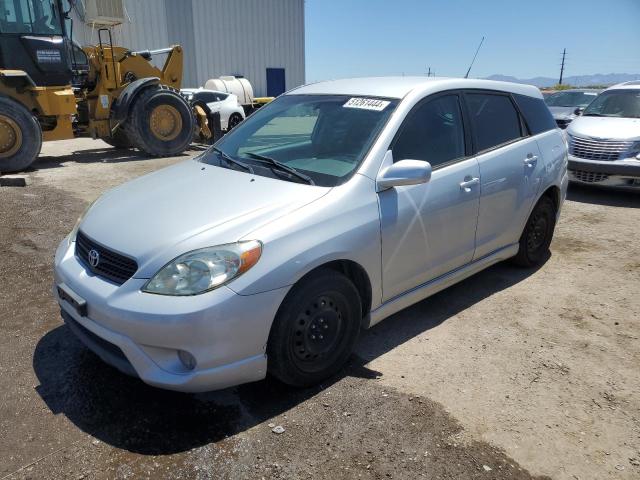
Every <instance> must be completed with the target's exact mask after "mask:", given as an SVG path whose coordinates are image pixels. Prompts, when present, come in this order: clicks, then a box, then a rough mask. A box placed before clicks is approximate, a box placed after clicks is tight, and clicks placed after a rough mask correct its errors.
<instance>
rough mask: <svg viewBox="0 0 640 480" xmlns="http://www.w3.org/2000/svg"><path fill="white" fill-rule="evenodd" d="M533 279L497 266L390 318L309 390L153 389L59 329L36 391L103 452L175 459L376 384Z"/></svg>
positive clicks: (37, 364) (39, 363) (45, 341)
mask: <svg viewBox="0 0 640 480" xmlns="http://www.w3.org/2000/svg"><path fill="white" fill-rule="evenodd" d="M535 271H536V270H535V269H519V268H515V267H512V266H510V265H508V264H498V265H495V266H493V267H491V268H489V269H487V270H485V271H483V272H480V273H479V274H477V275H475V276H473V277H471V278H469V279H467V280H465V281H463V282H461V283H459V284H457V285H454V286H452V287H450V288H448V289H447V290H444V291H443V292H440V293H438V294H436V295H434V296H432V297H430V298H428V299H426V300H424V301H422V302H419V303H417V304H415V305H413V306H411V307H409V308H407V309H405V310H403V311H401V312H399V313H397V314H395V315H393V316H392V317H390V318H388V319H386V320H385V321H384V322H382V323H381V324H379V325H376V326H374V327H372V328H371V329H369V330H366V331H363V332H362V334H361V337H360V339H359V342H358V344H357V346H356V352H355V354H354V355H352V357H351V359H350V361H349V363H348V364H347V366H346V367H345V368H344V369H343V370H342V371H341V372H340V373H339V374H338V375H336V376H335V377H333V378H331V379H329V380H328V381H326V382H324V383H323V384H321V385H318V386H316V387H313V388H307V389H295V388H291V387H288V386H286V385H283V384H282V383H280V382H278V381H277V380H275V379H273V378H269V377H268V378H267V379H265V380H263V381H260V382H255V383H251V384H246V385H241V386H238V387H234V388H230V389H227V390H223V391H218V392H208V393H204V394H184V393H177V392H170V391H165V390H161V389H157V388H153V387H150V386H148V385H146V384H144V383H142V382H141V381H140V380H138V379H136V378H131V377H128V376H126V375H124V374H121V373H120V372H118V371H117V370H116V369H114V368H112V367H110V366H108V365H106V364H104V363H103V362H102V361H101V360H100V359H99V358H98V357H97V356H96V355H94V354H93V353H91V352H90V351H89V350H87V349H86V348H85V347H84V346H83V345H82V344H81V343H80V341H79V340H77V339H76V338H75V336H74V335H73V334H72V333H71V331H70V330H69V329H68V327H67V326H66V325H63V326H60V327H57V328H55V329H53V330H52V331H50V332H48V333H47V334H46V335H45V336H44V337H42V338H41V339H40V341H39V342H38V344H37V346H36V349H35V352H34V358H33V368H34V371H35V373H36V376H37V378H38V380H39V385H38V386H37V387H36V390H37V392H38V394H39V395H40V396H41V398H42V399H43V400H44V402H45V403H46V404H47V406H48V407H49V409H51V411H52V412H53V413H54V414H63V415H65V416H66V417H67V418H68V419H69V420H70V421H71V422H73V423H74V424H75V425H76V426H77V427H78V428H79V429H81V430H82V431H84V432H86V433H88V434H90V435H92V436H94V437H96V438H98V439H99V440H101V441H103V442H105V443H107V444H109V445H112V446H114V447H117V448H120V449H125V450H128V451H131V452H135V453H139V454H144V455H161V454H171V453H178V452H183V451H187V450H190V449H192V448H195V447H199V446H203V445H206V444H209V443H212V442H217V441H219V440H222V439H224V438H225V437H228V436H230V435H234V434H236V433H239V432H242V431H244V430H247V429H249V428H251V427H253V426H255V425H257V424H260V423H262V422H264V421H266V420H269V419H271V418H273V417H276V416H278V415H280V414H282V413H285V412H287V411H288V410H289V409H291V408H293V407H294V406H296V405H298V404H300V403H302V402H304V401H306V400H308V399H310V398H311V397H313V396H315V395H316V394H318V393H320V392H321V391H323V390H324V389H326V388H328V387H329V386H331V385H333V384H334V383H335V382H338V381H340V380H341V379H342V378H344V377H346V376H354V377H360V378H365V379H375V378H379V377H380V376H382V373H381V372H377V371H374V370H371V369H369V368H367V363H368V362H370V361H371V360H373V359H375V358H377V357H379V356H381V355H383V354H384V353H386V352H388V351H390V350H392V349H394V348H395V347H397V346H399V345H401V344H403V343H404V342H406V341H408V340H409V339H411V338H413V337H415V336H416V335H419V334H422V333H424V332H426V331H428V330H430V329H433V328H435V327H437V326H438V325H440V324H442V323H443V322H445V321H446V320H447V319H449V318H451V317H453V316H454V315H456V314H457V313H458V312H460V311H462V310H465V309H466V308H469V307H470V306H472V305H474V304H475V303H477V302H479V301H481V300H483V299H485V298H487V297H490V296H491V295H493V294H495V293H497V292H499V291H501V290H504V289H506V288H509V287H510V286H512V285H514V284H516V283H518V282H520V281H522V280H523V279H525V278H526V277H528V276H529V275H531V274H533V273H534V272H535Z"/></svg>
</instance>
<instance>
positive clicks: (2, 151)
mask: <svg viewBox="0 0 640 480" xmlns="http://www.w3.org/2000/svg"><path fill="white" fill-rule="evenodd" d="M41 148H42V128H41V127H40V124H39V123H38V120H36V118H35V117H34V116H33V115H31V112H29V110H27V109H26V108H25V107H24V106H23V105H22V104H20V103H18V102H17V101H15V100H13V99H12V98H9V97H0V173H9V172H19V171H21V170H25V169H26V168H27V167H28V166H29V165H31V164H32V163H33V162H34V161H35V160H36V158H38V155H39V154H40V149H41Z"/></svg>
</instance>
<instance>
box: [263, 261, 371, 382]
mask: <svg viewBox="0 0 640 480" xmlns="http://www.w3.org/2000/svg"><path fill="white" fill-rule="evenodd" d="M361 319H362V307H361V302H360V295H359V294H358V291H357V289H356V288H355V286H354V285H353V283H352V282H351V281H350V280H349V279H348V278H347V277H345V276H344V275H342V274H341V273H339V272H336V271H333V270H322V271H318V272H316V273H314V274H312V276H310V277H307V278H304V279H303V280H301V282H300V283H299V284H297V285H295V286H294V287H293V289H292V290H291V292H289V294H288V295H287V297H286V298H285V300H284V302H283V303H282V305H281V307H280V309H279V311H278V314H277V316H276V319H275V320H274V324H273V326H272V328H271V333H270V335H269V341H268V344H267V356H268V370H269V372H270V373H271V374H272V375H274V376H275V377H277V378H278V379H280V380H281V381H282V382H284V383H286V384H289V385H294V386H308V385H313V384H315V383H318V382H320V381H322V380H324V379H326V378H327V377H330V376H331V375H333V374H335V373H336V372H337V371H338V370H339V369H340V368H341V367H342V366H343V365H344V363H345V362H346V360H347V359H348V357H349V355H350V354H351V351H352V349H353V345H354V344H355V341H356V339H357V337H358V333H359V331H360V323H361Z"/></svg>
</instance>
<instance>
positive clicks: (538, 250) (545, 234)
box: [512, 195, 556, 267]
mask: <svg viewBox="0 0 640 480" xmlns="http://www.w3.org/2000/svg"><path fill="white" fill-rule="evenodd" d="M555 227H556V207H555V205H554V203H553V201H552V200H551V199H550V198H549V197H548V196H546V195H545V196H544V197H542V198H541V199H540V200H539V201H538V203H537V204H536V206H535V207H534V209H533V211H532V212H531V215H530V216H529V219H528V220H527V224H526V225H525V227H524V231H523V232H522V235H521V236H520V248H519V249H518V254H517V255H516V256H515V257H513V259H512V262H513V263H515V264H516V265H519V266H521V267H534V266H536V265H540V264H542V263H543V262H544V260H545V259H546V257H547V255H548V252H549V245H551V240H552V239H553V231H554V230H555Z"/></svg>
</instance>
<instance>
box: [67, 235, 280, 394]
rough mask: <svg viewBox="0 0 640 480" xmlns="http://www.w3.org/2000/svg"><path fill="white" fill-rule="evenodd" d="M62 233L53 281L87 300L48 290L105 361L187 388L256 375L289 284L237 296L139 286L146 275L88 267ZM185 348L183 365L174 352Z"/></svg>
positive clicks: (262, 370)
mask: <svg viewBox="0 0 640 480" xmlns="http://www.w3.org/2000/svg"><path fill="white" fill-rule="evenodd" d="M74 249H75V244H74V243H71V245H68V242H67V240H66V239H65V240H64V241H63V242H62V243H61V244H60V247H58V251H57V252H56V259H55V283H56V285H60V284H64V286H65V287H66V288H67V289H68V290H71V291H72V292H73V293H74V294H76V295H77V296H79V297H81V298H82V299H83V300H85V301H86V315H81V314H80V313H78V309H77V308H74V306H73V305H72V303H70V302H69V301H68V300H67V299H62V298H60V295H59V294H58V291H57V288H54V295H55V296H56V299H57V300H58V303H59V304H60V308H61V311H62V316H63V318H64V319H65V321H66V322H67V324H69V326H70V328H71V330H72V331H73V332H74V333H75V334H76V335H77V336H78V338H80V340H82V341H83V343H85V344H86V345H87V346H88V347H89V348H90V349H91V350H93V351H94V352H95V353H96V354H97V355H98V356H100V358H102V359H103V360H104V361H105V362H107V363H109V364H111V365H113V366H115V367H116V368H118V369H119V370H121V371H123V372H124V373H127V374H130V375H136V376H138V377H139V378H140V379H141V380H142V381H144V382H145V383H148V384H149V385H153V386H157V387H161V388H167V389H170V390H178V391H185V392H202V391H208V390H217V389H221V388H225V387H229V386H232V385H238V384H241V383H246V382H252V381H256V380H261V379H262V378H264V377H265V375H266V367H267V358H266V354H265V351H266V343H267V339H268V336H269V330H270V328H271V323H272V322H273V319H274V317H275V315H276V312H277V309H278V307H279V306H280V303H281V302H282V300H283V299H284V296H285V295H286V293H287V288H286V287H285V288H280V289H276V290H272V291H269V292H264V293H259V294H255V295H238V294H236V293H235V292H233V291H232V290H231V289H229V288H227V287H220V288H218V289H216V290H213V291H211V292H207V293H205V294H202V295H195V296H189V297H172V296H164V295H153V294H148V293H143V292H142V291H141V288H142V286H143V285H144V284H145V282H146V280H144V279H136V278H132V279H130V280H128V281H127V282H125V283H124V284H123V285H120V286H118V285H115V284H113V283H111V282H108V281H106V280H104V279H102V278H100V277H97V276H95V275H93V274H92V273H91V272H89V271H87V270H86V269H85V268H84V266H83V265H82V264H81V263H80V262H79V261H78V260H77V259H76V257H75V255H74ZM179 350H183V351H186V352H189V353H190V354H191V355H193V357H195V359H196V362H197V364H196V367H195V368H194V369H193V370H188V369H187V368H186V367H185V366H184V365H183V363H182V362H181V361H180V360H179V357H178V351H179Z"/></svg>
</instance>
